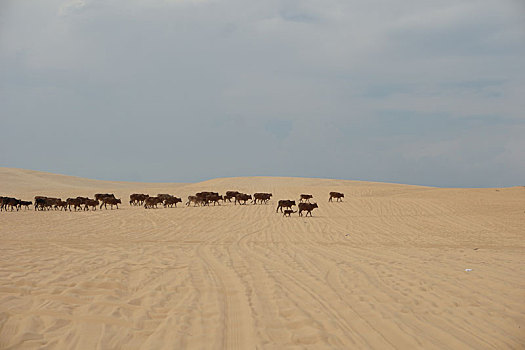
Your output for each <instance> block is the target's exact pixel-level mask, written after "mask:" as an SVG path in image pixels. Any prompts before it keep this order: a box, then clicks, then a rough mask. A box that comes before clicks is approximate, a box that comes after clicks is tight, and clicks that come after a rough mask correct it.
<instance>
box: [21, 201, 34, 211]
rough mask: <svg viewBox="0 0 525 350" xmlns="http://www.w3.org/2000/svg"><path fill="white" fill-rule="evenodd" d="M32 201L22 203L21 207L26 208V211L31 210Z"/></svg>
mask: <svg viewBox="0 0 525 350" xmlns="http://www.w3.org/2000/svg"><path fill="white" fill-rule="evenodd" d="M32 204H33V202H31V201H20V207H26V210H27V209H29V206H30V205H32Z"/></svg>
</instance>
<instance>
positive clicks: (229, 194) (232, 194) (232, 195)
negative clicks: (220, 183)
mask: <svg viewBox="0 0 525 350" xmlns="http://www.w3.org/2000/svg"><path fill="white" fill-rule="evenodd" d="M240 193H241V192H239V191H226V194H225V195H224V199H223V202H226V201H228V202H230V203H231V201H232V198H235V196H236V195H238V194H240Z"/></svg>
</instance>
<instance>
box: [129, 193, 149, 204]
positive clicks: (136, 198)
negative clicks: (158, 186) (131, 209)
mask: <svg viewBox="0 0 525 350" xmlns="http://www.w3.org/2000/svg"><path fill="white" fill-rule="evenodd" d="M148 197H149V195H147V194H141V193H133V194H131V195H130V196H129V205H142V204H143V203H144V201H145V200H146V198H148Z"/></svg>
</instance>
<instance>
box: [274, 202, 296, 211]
mask: <svg viewBox="0 0 525 350" xmlns="http://www.w3.org/2000/svg"><path fill="white" fill-rule="evenodd" d="M294 205H296V204H295V201H292V200H289V199H281V200H280V201H279V202H278V203H277V209H276V210H275V212H276V213H277V212H278V211H279V209H281V213H282V212H283V208H288V209H292V206H294Z"/></svg>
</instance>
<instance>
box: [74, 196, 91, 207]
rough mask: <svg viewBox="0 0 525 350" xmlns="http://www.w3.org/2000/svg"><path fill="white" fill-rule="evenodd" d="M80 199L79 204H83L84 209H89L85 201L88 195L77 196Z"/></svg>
mask: <svg viewBox="0 0 525 350" xmlns="http://www.w3.org/2000/svg"><path fill="white" fill-rule="evenodd" d="M77 199H79V200H80V204H82V205H84V210H89V208H88V206H87V202H88V201H89V200H90V199H89V198H88V197H77Z"/></svg>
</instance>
